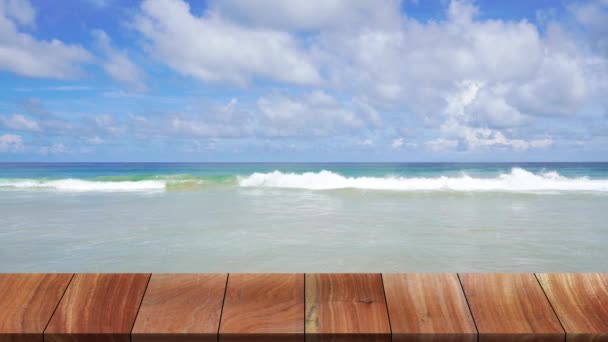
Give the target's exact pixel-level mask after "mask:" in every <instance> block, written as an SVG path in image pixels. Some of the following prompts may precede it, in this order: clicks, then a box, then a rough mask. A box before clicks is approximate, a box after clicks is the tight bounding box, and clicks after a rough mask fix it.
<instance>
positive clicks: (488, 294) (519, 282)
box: [460, 273, 565, 342]
mask: <svg viewBox="0 0 608 342" xmlns="http://www.w3.org/2000/svg"><path fill="white" fill-rule="evenodd" d="M460 279H461V281H462V287H463V289H464V292H465V295H466V298H467V301H468V303H469V306H470V308H471V313H472V314H473V319H474V320H475V323H476V324H477V330H478V331H479V341H481V342H483V341H555V342H557V341H560V342H562V341H564V337H565V335H564V331H563V329H562V328H561V326H560V323H559V321H558V320H557V317H556V316H555V313H554V312H553V309H552V308H551V305H550V304H549V301H548V300H547V298H546V297H545V294H544V292H543V290H542V288H541V287H540V285H539V284H538V281H537V280H536V277H535V276H534V274H531V273H530V274H461V275H460Z"/></svg>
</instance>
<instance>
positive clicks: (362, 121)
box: [257, 90, 379, 136]
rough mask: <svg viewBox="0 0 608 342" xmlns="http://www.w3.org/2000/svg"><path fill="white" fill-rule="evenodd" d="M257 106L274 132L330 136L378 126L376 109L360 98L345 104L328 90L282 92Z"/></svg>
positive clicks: (268, 128) (267, 130)
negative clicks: (294, 95)
mask: <svg viewBox="0 0 608 342" xmlns="http://www.w3.org/2000/svg"><path fill="white" fill-rule="evenodd" d="M257 107H258V109H259V111H260V113H261V114H262V115H263V119H264V120H263V122H264V131H265V132H267V133H268V134H270V135H277V136H291V135H304V134H313V135H328V134H335V133H344V132H347V131H350V130H357V129H365V128H366V127H375V126H377V124H378V122H377V120H379V118H378V117H376V115H375V114H372V113H375V110H374V109H373V108H372V107H369V106H362V105H361V103H360V102H359V101H358V100H353V101H351V102H347V103H343V102H340V101H338V100H336V99H335V98H334V97H332V96H330V95H329V94H327V93H326V92H324V91H319V90H317V91H313V92H311V93H308V94H305V95H303V96H298V97H293V96H292V97H290V96H285V95H280V94H275V95H272V96H267V97H262V98H260V99H259V100H258V101H257Z"/></svg>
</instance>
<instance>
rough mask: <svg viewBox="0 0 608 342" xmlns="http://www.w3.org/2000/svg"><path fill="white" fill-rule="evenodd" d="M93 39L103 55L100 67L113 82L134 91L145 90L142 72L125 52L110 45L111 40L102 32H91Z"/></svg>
mask: <svg viewBox="0 0 608 342" xmlns="http://www.w3.org/2000/svg"><path fill="white" fill-rule="evenodd" d="M92 34H93V37H95V40H96V41H97V45H98V46H99V48H100V49H101V51H102V52H103V54H104V55H105V60H104V61H103V62H102V67H103V69H104V70H105V72H106V73H107V74H108V75H109V76H110V77H112V78H113V79H114V80H116V81H118V82H120V83H123V84H125V85H127V86H128V87H130V88H131V89H133V90H136V91H144V90H146V85H145V83H144V73H143V71H142V70H141V69H140V68H139V67H138V66H137V65H136V64H135V63H133V62H131V60H130V59H129V56H128V55H127V53H126V52H125V51H120V50H118V49H116V48H115V47H114V46H113V45H112V40H111V39H110V37H109V36H108V35H107V34H106V32H105V31H103V30H93V32H92Z"/></svg>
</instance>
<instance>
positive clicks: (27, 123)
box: [0, 114, 41, 131]
mask: <svg viewBox="0 0 608 342" xmlns="http://www.w3.org/2000/svg"><path fill="white" fill-rule="evenodd" d="M0 122H1V123H2V125H3V126H4V127H6V128H8V129H14V130H17V131H40V130H41V129H40V125H38V122H37V121H36V120H33V119H29V118H27V117H25V116H23V115H21V114H14V115H11V116H8V117H4V116H2V117H0Z"/></svg>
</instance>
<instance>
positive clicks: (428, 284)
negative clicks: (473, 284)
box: [382, 273, 477, 342]
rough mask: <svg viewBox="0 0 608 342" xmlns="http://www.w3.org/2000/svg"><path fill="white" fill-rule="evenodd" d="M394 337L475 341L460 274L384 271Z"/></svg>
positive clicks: (435, 341) (436, 341)
mask: <svg viewBox="0 0 608 342" xmlns="http://www.w3.org/2000/svg"><path fill="white" fill-rule="evenodd" d="M382 278H383V281H384V291H385V294H386V303H387V305H388V314H389V315H388V316H389V319H390V323H391V329H392V333H393V341H403V342H405V341H411V342H414V341H433V342H444V341H445V342H448V341H449V342H475V341H477V330H476V329H475V323H474V322H473V318H472V317H471V312H470V311H469V307H468V305H467V302H466V299H465V298H464V293H463V292H462V288H461V286H460V281H459V280H458V276H457V275H456V274H431V273H424V274H423V273H418V274H383V275H382Z"/></svg>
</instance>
